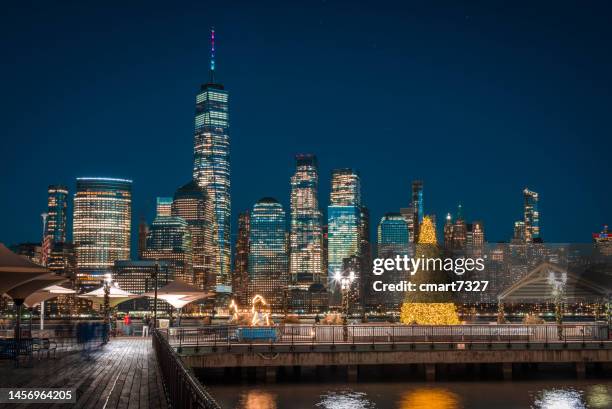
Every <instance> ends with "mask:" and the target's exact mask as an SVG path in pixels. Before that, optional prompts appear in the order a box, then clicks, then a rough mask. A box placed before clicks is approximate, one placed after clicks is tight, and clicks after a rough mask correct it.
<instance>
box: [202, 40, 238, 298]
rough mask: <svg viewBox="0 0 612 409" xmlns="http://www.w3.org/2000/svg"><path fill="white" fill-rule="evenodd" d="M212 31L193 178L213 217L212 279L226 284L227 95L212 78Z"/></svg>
mask: <svg viewBox="0 0 612 409" xmlns="http://www.w3.org/2000/svg"><path fill="white" fill-rule="evenodd" d="M215 64H216V62H215V31H214V30H211V57H210V78H209V81H208V82H207V83H206V84H203V85H202V86H201V88H200V92H198V94H197V96H196V109H195V132H194V165H193V179H194V180H195V181H196V182H197V184H198V185H199V186H200V187H201V188H207V191H208V194H209V195H210V197H211V199H212V203H213V209H214V213H215V219H216V226H217V231H216V242H217V244H218V247H219V256H220V257H219V265H218V270H216V272H217V277H216V281H217V282H218V283H220V284H222V285H227V286H229V285H230V284H231V283H230V274H229V273H230V267H231V266H230V256H231V251H230V238H231V236H230V222H231V220H230V216H231V197H230V136H229V94H228V92H227V90H225V88H224V86H223V85H222V84H220V83H218V82H217V81H216V79H215Z"/></svg>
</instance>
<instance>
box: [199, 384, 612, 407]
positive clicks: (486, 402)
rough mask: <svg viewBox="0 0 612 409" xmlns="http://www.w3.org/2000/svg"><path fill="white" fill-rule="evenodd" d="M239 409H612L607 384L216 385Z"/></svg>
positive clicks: (225, 402) (225, 403) (224, 403)
mask: <svg viewBox="0 0 612 409" xmlns="http://www.w3.org/2000/svg"><path fill="white" fill-rule="evenodd" d="M209 390H210V392H211V393H212V395H213V396H214V397H215V398H216V399H217V401H218V402H219V404H220V405H221V407H222V408H236V409H285V408H288V409H301V408H320V409H373V408H380V409H387V408H389V409H390V408H393V409H524V408H530V409H586V408H589V409H612V382H611V381H609V380H593V381H589V380H586V381H576V380H553V381H539V380H538V381H513V382H501V381H492V382H436V383H424V382H421V383H414V382H359V383H350V384H349V383H283V384H273V385H256V384H252V385H247V384H239V385H224V386H222V385H212V386H210V387H209Z"/></svg>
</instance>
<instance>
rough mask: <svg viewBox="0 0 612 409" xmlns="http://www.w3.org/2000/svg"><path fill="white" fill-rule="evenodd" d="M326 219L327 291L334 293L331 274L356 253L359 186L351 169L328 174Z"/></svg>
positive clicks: (359, 209) (356, 175)
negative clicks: (330, 183)
mask: <svg viewBox="0 0 612 409" xmlns="http://www.w3.org/2000/svg"><path fill="white" fill-rule="evenodd" d="M327 219H328V223H327V224H328V233H327V241H328V254H327V257H328V258H327V263H328V268H327V272H328V280H329V288H330V290H331V292H332V293H334V294H335V293H338V291H336V290H338V288H337V286H336V285H335V283H334V282H333V277H334V274H335V273H336V272H342V270H343V263H344V259H347V258H350V257H352V256H356V255H359V254H360V244H361V237H360V232H361V184H360V180H359V175H358V174H357V173H356V172H355V171H353V170H352V169H336V170H334V171H333V172H332V186H331V194H330V205H329V207H328V208H327ZM356 273H357V272H356ZM355 285H360V284H359V283H356V284H355ZM332 299H333V300H332V301H333V302H335V301H338V300H337V297H332Z"/></svg>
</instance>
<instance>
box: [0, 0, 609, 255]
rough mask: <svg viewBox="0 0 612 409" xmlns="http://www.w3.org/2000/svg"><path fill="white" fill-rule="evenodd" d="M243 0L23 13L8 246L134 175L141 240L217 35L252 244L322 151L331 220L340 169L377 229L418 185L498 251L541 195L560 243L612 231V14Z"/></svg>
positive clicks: (16, 36) (188, 155)
mask: <svg viewBox="0 0 612 409" xmlns="http://www.w3.org/2000/svg"><path fill="white" fill-rule="evenodd" d="M238 3H241V2H238ZM238 3H237V4H235V5H234V7H229V6H224V5H222V4H216V3H193V4H189V5H185V6H184V7H182V8H181V9H171V8H166V7H164V4H163V3H155V4H152V3H139V4H129V5H122V7H121V8H118V7H116V8H111V7H102V6H100V5H85V4H77V3H75V4H61V5H56V4H41V5H40V6H39V7H36V8H35V7H34V6H27V5H26V6H24V5H18V4H11V5H7V6H6V7H5V8H6V10H5V13H4V15H3V16H1V17H0V19H1V20H2V28H0V30H1V31H2V34H3V35H2V38H1V39H0V42H1V43H2V45H3V49H4V50H5V56H6V61H8V62H10V64H5V65H4V66H3V67H2V68H0V70H2V74H3V77H4V78H6V79H9V81H7V84H6V85H5V90H6V91H7V95H6V97H5V98H4V99H3V101H2V102H1V104H2V109H1V111H0V112H2V113H1V114H0V115H2V119H3V122H4V123H5V124H7V125H8V128H7V129H5V133H4V135H5V137H4V142H5V147H6V150H5V158H4V161H3V163H4V165H5V166H4V169H5V170H4V172H2V176H1V177H2V184H3V186H5V192H6V194H5V200H3V201H2V202H1V203H0V214H2V219H1V221H0V223H1V226H2V229H1V230H0V231H1V235H0V242H4V243H6V244H13V243H19V242H27V241H39V240H40V236H41V231H42V223H41V221H40V213H42V212H44V211H46V197H47V195H46V190H47V186H48V185H50V184H64V185H67V186H68V188H69V189H70V194H71V196H72V195H73V194H74V189H75V181H76V178H77V177H85V176H98V177H101V176H104V177H119V178H126V179H132V180H133V181H134V185H133V190H134V197H133V207H132V209H133V224H132V227H133V228H132V238H133V240H132V241H133V242H135V241H136V236H137V222H138V219H139V217H140V216H141V215H145V216H146V218H147V220H148V221H149V222H150V221H151V220H152V216H153V211H154V207H155V198H156V197H157V196H172V195H173V193H174V191H175V190H176V189H177V188H178V187H179V186H181V185H183V184H184V183H185V182H187V181H188V180H189V179H190V178H191V172H192V166H193V114H194V107H195V94H196V92H197V90H198V88H199V85H200V84H201V83H204V82H207V80H208V78H209V74H208V30H209V28H210V27H211V26H214V27H215V30H216V37H217V38H216V41H217V44H216V45H217V49H216V54H217V58H216V60H217V61H216V64H217V65H216V77H215V78H216V80H217V81H218V82H220V83H222V84H224V86H225V88H226V89H227V90H228V91H229V93H230V135H231V158H232V160H231V167H232V177H231V180H232V221H233V222H232V236H235V234H236V220H237V216H238V213H240V212H242V211H244V210H247V209H250V208H251V207H252V205H253V204H254V203H255V202H256V201H257V200H258V199H260V198H262V197H266V196H273V197H275V198H276V199H278V200H279V202H280V203H282V204H283V207H284V209H285V211H286V212H287V214H289V207H288V204H289V178H290V176H291V175H292V174H293V172H294V170H295V162H294V159H293V156H294V155H295V154H297V153H313V154H315V155H317V157H318V160H319V169H320V175H319V176H320V180H319V202H320V207H321V210H322V211H323V213H324V214H326V213H327V212H326V210H327V205H328V204H329V190H330V175H331V170H332V169H335V168H344V167H350V168H354V169H357V170H358V171H359V172H360V174H361V178H362V191H363V202H364V204H365V205H366V206H368V208H369V209H370V214H371V229H372V232H373V235H374V234H375V230H376V226H377V224H378V221H379V220H380V218H381V217H382V216H383V215H384V214H385V213H388V212H397V211H399V208H401V207H407V206H408V204H409V202H410V184H411V182H412V180H414V179H421V180H423V181H424V205H425V213H427V214H431V213H433V214H436V215H437V219H438V237H439V238H441V234H440V233H441V223H442V220H443V218H444V215H445V214H446V213H447V212H452V213H454V212H455V210H456V206H457V204H458V203H461V204H462V205H463V209H464V216H465V218H466V220H467V221H468V222H471V221H472V220H483V221H484V226H485V234H486V239H487V241H489V242H496V241H507V240H509V239H510V238H511V236H512V227H513V223H514V221H515V220H520V219H522V204H523V198H522V189H523V188H525V187H529V188H530V189H532V190H535V191H536V192H538V193H539V195H540V203H539V210H540V226H541V232H542V238H543V239H544V241H546V242H589V241H590V240H591V233H593V232H596V231H600V230H601V228H602V226H603V225H604V224H607V223H609V217H610V214H611V212H610V210H611V209H612V206H611V205H610V203H612V194H611V192H610V183H609V175H610V174H612V164H611V162H610V158H609V152H610V148H611V147H612V141H611V140H612V138H610V134H611V132H610V131H611V129H610V123H609V120H608V117H609V112H610V108H611V107H612V94H611V93H610V90H611V89H612V83H611V80H610V77H609V72H611V69H612V54H611V53H610V50H609V44H608V42H609V40H608V39H609V38H612V25H611V24H610V23H611V22H612V21H611V20H612V13H611V12H612V8H611V7H610V5H609V4H603V3H602V4H597V5H592V7H591V8H590V9H587V8H586V7H583V6H581V5H580V3H578V2H575V3H565V4H557V3H552V2H551V3H546V2H544V3H540V4H535V5H534V4H529V5H526V4H525V5H520V4H505V3H499V4H488V3H483V4H470V5H458V4H455V3H450V2H449V3H440V4H439V5H438V6H433V5H429V4H410V5H406V4H403V3H394V2H383V3H384V4H382V3H380V2H378V3H377V6H375V5H374V4H373V3H372V4H369V5H357V4H354V3H352V2H336V1H327V2H326V1H323V2H321V3H318V4H314V3H313V4H310V5H309V6H300V5H295V4H286V3H273V2H271V3H261V4H258V5H254V4H251V3H248V2H244V3H241V4H240V6H239V7H238ZM8 198H11V200H7V199H8ZM70 218H71V217H69V219H70ZM69 236H71V229H69ZM133 250H135V248H133ZM133 254H134V253H133Z"/></svg>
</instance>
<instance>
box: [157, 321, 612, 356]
mask: <svg viewBox="0 0 612 409" xmlns="http://www.w3.org/2000/svg"><path fill="white" fill-rule="evenodd" d="M559 330H560V331H559ZM165 334H166V339H167V342H168V343H169V344H170V345H172V346H177V345H179V351H178V352H179V353H180V352H181V350H182V347H186V346H193V345H197V346H198V347H201V346H207V345H213V346H217V345H224V344H225V345H227V346H228V347H229V346H230V345H233V344H253V343H266V344H269V345H272V344H276V345H283V344H287V345H297V344H328V343H329V344H332V345H333V344H343V343H350V344H358V343H368V344H395V343H406V342H408V343H418V342H426V343H431V344H433V343H450V344H454V343H477V342H485V343H489V344H492V343H498V342H501V343H506V344H512V343H521V344H525V343H542V344H550V343H566V344H567V343H568V342H581V343H585V342H602V341H608V340H609V339H610V336H609V331H608V325H607V324H605V323H593V324H563V325H561V326H558V325H556V324H541V325H538V324H536V325H526V324H496V325H488V324H465V325H397V324H396V325H370V324H356V325H347V326H343V325H311V324H285V325H278V326H269V327H248V326H238V325H206V326H202V327H178V328H171V329H169V330H167V332H165Z"/></svg>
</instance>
